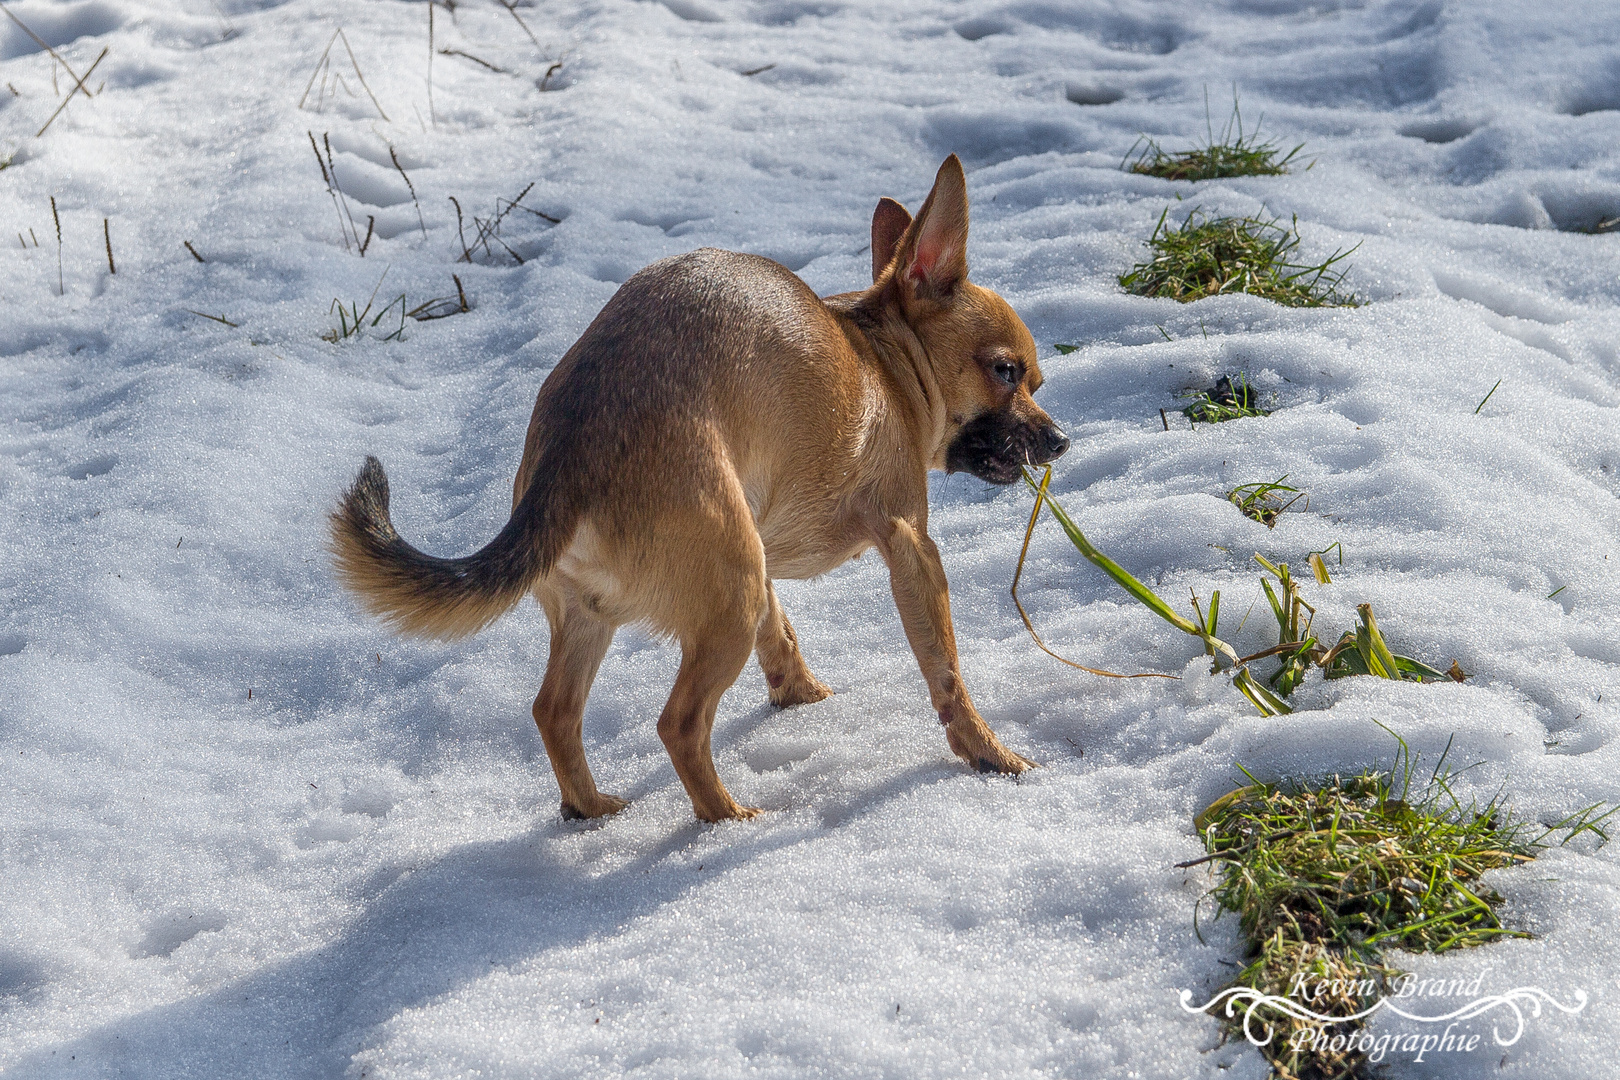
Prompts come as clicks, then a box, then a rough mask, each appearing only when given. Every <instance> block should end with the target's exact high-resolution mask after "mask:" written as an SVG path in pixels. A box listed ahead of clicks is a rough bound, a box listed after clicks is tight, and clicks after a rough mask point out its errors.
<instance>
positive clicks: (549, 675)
mask: <svg viewBox="0 0 1620 1080" xmlns="http://www.w3.org/2000/svg"><path fill="white" fill-rule="evenodd" d="M544 600H545V607H546V616H547V618H548V619H550V621H551V658H550V659H549V660H548V661H547V662H546V677H545V681H544V682H542V683H541V684H540V695H539V696H538V697H536V698H535V699H534V722H535V724H536V725H537V726H538V727H539V728H540V737H541V738H542V739H544V740H545V744H546V756H547V757H549V758H551V768H552V770H553V771H554V772H555V773H556V774H557V786H558V787H560V788H561V789H562V815H563V817H565V818H594V817H602V816H603V815H604V814H612V813H616V812H617V811H619V810H623V809H624V808H625V807H626V806H628V805H629V803H628V802H627V801H626V800H624V799H620V798H617V797H615V796H613V795H604V794H602V793H601V792H599V791H597V790H596V780H595V778H593V777H592V776H591V768H590V766H589V765H587V764H586V762H585V743H584V741H583V739H582V738H581V733H582V727H583V722H584V716H585V697H586V695H587V694H589V693H590V689H591V683H592V682H594V681H595V679H596V670H597V668H598V667H600V666H601V664H602V657H603V656H605V655H607V650H608V645H609V644H610V643H611V642H612V641H613V630H614V627H613V625H612V624H611V623H609V622H607V621H606V620H604V619H600V618H598V617H596V616H595V615H592V614H591V613H590V612H588V611H586V610H585V609H584V608H582V607H581V606H580V605H579V603H578V601H576V600H573V599H564V598H563V597H561V596H559V595H556V594H552V595H550V596H546V597H544Z"/></svg>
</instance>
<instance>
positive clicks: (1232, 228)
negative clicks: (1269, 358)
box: [1119, 207, 1360, 307]
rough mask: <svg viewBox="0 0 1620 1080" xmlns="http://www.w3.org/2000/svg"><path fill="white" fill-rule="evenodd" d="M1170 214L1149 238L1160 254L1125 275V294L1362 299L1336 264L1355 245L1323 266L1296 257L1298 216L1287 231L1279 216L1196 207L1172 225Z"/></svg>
mask: <svg viewBox="0 0 1620 1080" xmlns="http://www.w3.org/2000/svg"><path fill="white" fill-rule="evenodd" d="M1169 216H1170V210H1169V208H1168V207H1166V208H1165V211H1164V213H1162V214H1160V215H1159V222H1158V224H1157V225H1156V226H1154V229H1153V235H1152V236H1151V237H1149V238H1148V241H1147V244H1148V247H1149V248H1150V249H1152V251H1153V257H1152V258H1151V259H1149V260H1148V261H1147V262H1144V263H1138V264H1137V265H1136V266H1134V267H1132V268H1131V269H1130V270H1129V271H1128V272H1127V273H1124V274H1121V275H1120V277H1119V284H1120V286H1121V287H1122V288H1123V289H1124V290H1125V291H1126V292H1129V293H1135V294H1136V295H1138V296H1155V297H1157V296H1164V297H1169V298H1170V299H1172V300H1179V301H1181V302H1182V303H1184V304H1187V303H1191V302H1192V301H1194V300H1202V299H1204V298H1205V297H1208V296H1219V295H1221V294H1223V293H1249V294H1251V295H1253V296H1259V297H1261V298H1263V299H1266V300H1271V301H1274V302H1275V303H1278V304H1283V305H1285V306H1287V307H1355V306H1357V305H1359V304H1360V301H1359V300H1357V299H1356V297H1355V296H1354V295H1352V294H1350V293H1344V292H1340V290H1339V286H1340V284H1342V282H1343V280H1344V274H1345V271H1344V270H1337V269H1335V267H1336V266H1338V264H1339V263H1340V262H1342V261H1343V260H1344V259H1345V258H1347V257H1348V256H1349V255H1350V253H1351V252H1353V251H1355V250H1356V249H1355V248H1351V249H1349V251H1335V252H1334V253H1333V254H1332V255H1330V256H1329V257H1328V258H1326V259H1324V260H1323V261H1322V262H1319V263H1301V262H1295V261H1292V260H1293V257H1294V253H1295V252H1296V250H1297V249H1298V247H1299V240H1300V237H1299V222H1298V220H1297V219H1296V220H1295V221H1294V222H1293V224H1292V225H1291V226H1290V227H1288V228H1284V227H1283V226H1281V225H1279V224H1277V220H1278V219H1275V218H1273V219H1272V220H1270V221H1262V220H1260V219H1259V218H1253V217H1220V218H1208V217H1204V216H1203V215H1201V214H1199V212H1198V211H1197V210H1196V209H1195V210H1193V211H1192V213H1190V214H1188V215H1187V217H1186V219H1185V220H1184V221H1183V222H1182V223H1181V224H1180V225H1179V226H1173V225H1171V224H1170V223H1169ZM1357 246H1358V247H1359V246H1360V245H1357Z"/></svg>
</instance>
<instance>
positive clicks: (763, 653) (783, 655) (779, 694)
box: [754, 581, 832, 709]
mask: <svg viewBox="0 0 1620 1080" xmlns="http://www.w3.org/2000/svg"><path fill="white" fill-rule="evenodd" d="M765 600H766V603H767V605H768V606H767V608H766V610H765V618H764V619H763V620H762V621H761V622H760V624H759V634H758V637H757V638H756V640H755V644H754V648H755V651H756V652H757V653H758V655H759V666H760V668H761V669H763V670H764V672H765V681H766V682H768V683H770V685H771V704H772V705H775V706H776V707H778V708H783V709H785V708H787V707H788V706H789V705H806V704H809V703H810V702H812V701H820V700H822V699H823V698H829V697H832V691H831V690H830V689H828V688H827V685H826V684H825V683H823V682H822V681H821V680H820V679H818V678H816V677H815V676H814V675H812V674H811V673H810V668H809V667H808V666H806V664H805V662H804V657H803V656H802V655H800V653H799V639H798V636H797V635H795V634H794V633H793V625H792V624H791V623H789V622H788V619H787V614H786V613H785V612H784V611H783V610H782V605H781V604H779V603H777V601H776V590H775V589H774V588H772V587H771V583H770V582H769V581H767V582H766V583H765Z"/></svg>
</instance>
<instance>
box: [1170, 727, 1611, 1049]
mask: <svg viewBox="0 0 1620 1080" xmlns="http://www.w3.org/2000/svg"><path fill="white" fill-rule="evenodd" d="M1397 742H1398V744H1399V747H1400V749H1399V751H1398V753H1397V755H1396V758H1395V762H1394V764H1393V766H1392V767H1391V768H1390V770H1389V771H1387V772H1375V771H1369V772H1364V773H1362V774H1361V775H1359V776H1355V777H1351V778H1349V779H1342V778H1340V777H1337V776H1334V777H1331V778H1328V779H1326V780H1323V781H1321V782H1319V783H1316V784H1303V783H1283V784H1267V783H1260V782H1258V781H1255V782H1253V783H1252V784H1250V785H1249V786H1248V787H1243V788H1239V789H1238V790H1236V791H1233V792H1230V793H1229V794H1227V795H1225V796H1223V797H1222V798H1220V799H1217V800H1216V801H1215V802H1214V803H1213V804H1212V805H1211V806H1209V807H1208V808H1207V809H1206V810H1204V811H1203V812H1202V813H1200V814H1199V815H1198V816H1197V817H1196V818H1195V819H1194V824H1195V826H1196V827H1197V829H1198V831H1199V833H1200V834H1201V835H1202V837H1203V839H1204V843H1205V846H1206V848H1207V850H1208V851H1209V855H1208V856H1206V857H1205V858H1204V859H1199V860H1194V861H1193V862H1190V863H1187V864H1184V865H1187V866H1192V865H1196V864H1197V863H1200V862H1214V863H1216V864H1218V866H1219V869H1218V870H1217V882H1216V885H1215V887H1214V888H1213V889H1211V891H1210V893H1209V894H1208V896H1209V898H1211V899H1213V900H1214V901H1215V904H1216V917H1217V918H1219V917H1220V916H1221V915H1222V914H1225V913H1228V912H1230V913H1233V914H1235V915H1237V917H1238V922H1239V925H1240V927H1241V928H1242V931H1243V938H1244V941H1245V943H1246V956H1245V959H1246V960H1247V964H1246V966H1245V967H1244V968H1243V970H1242V971H1240V972H1239V973H1238V975H1237V977H1236V978H1234V979H1233V980H1232V982H1231V983H1230V984H1229V985H1228V986H1227V987H1226V988H1225V989H1224V990H1223V991H1222V992H1221V993H1219V994H1217V995H1216V997H1215V998H1214V999H1213V1000H1212V1002H1211V1005H1213V1004H1215V1003H1217V1002H1221V1001H1236V1002H1237V1005H1238V1007H1237V1008H1236V1009H1235V1010H1234V1011H1232V1012H1231V1013H1228V1014H1227V1016H1226V1024H1227V1027H1228V1029H1229V1031H1231V1032H1233V1033H1242V1034H1245V1035H1252V1036H1253V1037H1252V1038H1251V1041H1252V1042H1255V1043H1257V1044H1258V1045H1259V1049H1260V1051H1261V1053H1262V1054H1264V1055H1265V1057H1266V1059H1267V1060H1268V1061H1269V1062H1271V1064H1272V1066H1273V1069H1274V1071H1275V1075H1277V1076H1279V1077H1288V1078H1299V1080H1328V1078H1333V1080H1348V1078H1363V1077H1371V1076H1373V1075H1374V1071H1373V1069H1374V1064H1375V1062H1374V1060H1373V1057H1372V1055H1370V1054H1369V1052H1368V1050H1369V1049H1370V1047H1369V1043H1371V1041H1372V1040H1371V1038H1370V1036H1369V1037H1367V1038H1360V1039H1358V1038H1356V1037H1355V1036H1357V1035H1358V1034H1359V1033H1360V1032H1361V1031H1362V1029H1363V1028H1364V1027H1365V1024H1366V1018H1367V1017H1368V1016H1370V1015H1371V1013H1372V1011H1373V1010H1375V1009H1376V1008H1377V1006H1378V1003H1379V1001H1380V999H1387V998H1390V997H1392V996H1399V994H1400V993H1401V991H1400V988H1399V985H1398V977H1399V976H1400V972H1398V971H1396V970H1394V969H1392V968H1390V967H1387V966H1385V964H1384V962H1383V950H1384V949H1386V948H1399V949H1405V950H1407V951H1410V952H1432V953H1438V952H1447V951H1450V950H1452V949H1460V948H1467V947H1470V946H1476V945H1483V944H1485V943H1487V942H1490V941H1494V940H1496V939H1497V938H1501V937H1529V936H1530V935H1529V934H1527V933H1525V932H1523V931H1520V930H1513V929H1511V928H1508V927H1505V926H1503V925H1502V922H1501V919H1500V918H1499V917H1498V915H1497V912H1496V908H1497V907H1498V906H1499V905H1500V904H1501V903H1502V897H1501V896H1500V895H1499V894H1497V893H1496V892H1495V890H1493V889H1491V888H1489V887H1487V886H1485V885H1483V884H1482V883H1481V881H1480V876H1481V875H1482V874H1483V873H1485V871H1487V870H1493V869H1497V868H1500V867H1505V866H1511V865H1513V864H1515V863H1520V862H1528V861H1530V860H1532V859H1533V858H1534V857H1535V855H1536V853H1537V852H1538V851H1539V850H1541V849H1543V848H1545V847H1547V846H1548V838H1549V837H1551V836H1552V835H1553V834H1554V833H1557V832H1564V833H1565V835H1564V837H1563V840H1562V841H1561V842H1566V843H1567V842H1568V841H1569V840H1570V839H1571V838H1573V837H1574V836H1575V835H1578V834H1580V833H1582V832H1592V833H1594V834H1596V835H1597V836H1599V837H1601V838H1602V839H1603V840H1605V841H1606V840H1607V839H1608V835H1607V833H1606V832H1604V830H1603V827H1602V826H1603V823H1604V821H1605V819H1607V818H1608V817H1609V816H1610V815H1612V814H1613V813H1615V810H1616V809H1620V808H1615V809H1610V810H1609V811H1608V812H1607V813H1602V814H1599V813H1598V810H1599V807H1589V808H1587V809H1586V810H1584V811H1582V812H1580V813H1579V814H1576V815H1572V816H1571V817H1569V818H1566V819H1565V820H1564V821H1561V822H1559V823H1557V824H1556V825H1554V826H1552V827H1550V828H1547V829H1545V830H1544V831H1542V832H1541V833H1540V835H1539V836H1534V837H1532V835H1531V833H1532V832H1533V831H1534V830H1532V829H1531V828H1530V827H1529V826H1527V825H1525V824H1524V823H1522V822H1514V821H1513V820H1512V816H1511V814H1510V813H1509V812H1508V809H1507V807H1505V806H1504V805H1502V803H1501V802H1500V801H1499V800H1497V799H1493V800H1492V801H1491V802H1489V803H1487V804H1486V805H1484V806H1483V807H1481V806H1478V805H1476V804H1473V803H1470V804H1469V805H1466V806H1465V805H1464V804H1463V803H1462V802H1461V801H1460V800H1459V799H1458V798H1457V796H1456V795H1455V794H1454V793H1453V790H1452V786H1451V780H1452V779H1453V777H1454V776H1456V775H1457V774H1456V773H1453V772H1450V771H1448V770H1447V768H1446V757H1447V754H1449V751H1450V747H1449V745H1448V747H1447V754H1442V755H1441V758H1440V761H1439V762H1438V763H1437V764H1436V766H1435V768H1434V770H1433V772H1432V773H1431V774H1430V776H1429V778H1428V780H1427V782H1426V783H1422V784H1421V785H1420V786H1421V790H1418V789H1414V786H1413V778H1414V774H1415V772H1416V766H1417V761H1416V759H1415V758H1414V756H1413V755H1412V753H1411V751H1410V749H1409V748H1408V747H1407V745H1406V743H1405V742H1404V741H1402V740H1400V739H1399V737H1397ZM1245 775H1248V773H1247V770H1245ZM1249 779H1250V780H1251V781H1254V777H1253V776H1252V775H1249ZM1194 922H1195V925H1196V922H1197V913H1196V910H1195V912H1194ZM1268 999H1269V1000H1268ZM1245 1006H1246V1007H1245ZM1560 1007H1562V1006H1560ZM1204 1008H1205V1009H1206V1010H1209V1009H1210V1006H1209V1005H1206V1006H1205V1007H1204ZM1211 1011H1213V1010H1211ZM1311 1013H1314V1014H1316V1015H1315V1016H1312V1015H1309V1014H1311ZM1324 1018H1326V1019H1324ZM1257 1029H1258V1030H1257ZM1268 1032H1269V1034H1270V1036H1271V1037H1270V1038H1269V1039H1268V1040H1265V1041H1264V1043H1263V1044H1261V1040H1262V1039H1263V1038H1264V1036H1265V1034H1266V1033H1268ZM1334 1036H1339V1038H1338V1039H1334Z"/></svg>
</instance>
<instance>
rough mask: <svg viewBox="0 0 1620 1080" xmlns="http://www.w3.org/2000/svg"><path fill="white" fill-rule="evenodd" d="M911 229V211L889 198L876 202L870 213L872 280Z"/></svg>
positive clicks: (891, 257) (877, 275)
mask: <svg viewBox="0 0 1620 1080" xmlns="http://www.w3.org/2000/svg"><path fill="white" fill-rule="evenodd" d="M910 227H911V211H909V210H907V209H906V208H905V207H903V206H901V205H900V204H899V203H897V202H895V201H894V200H893V199H890V198H882V199H879V200H878V204H877V209H876V210H874V211H872V280H873V281H876V280H877V279H878V277H879V276H880V275H881V274H882V273H883V269H884V267H886V266H888V265H889V262H890V260H892V259H893V258H894V249H895V248H896V247H897V246H899V244H900V238H901V237H902V236H904V235H905V234H906V230H907V229H908V228H910Z"/></svg>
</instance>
